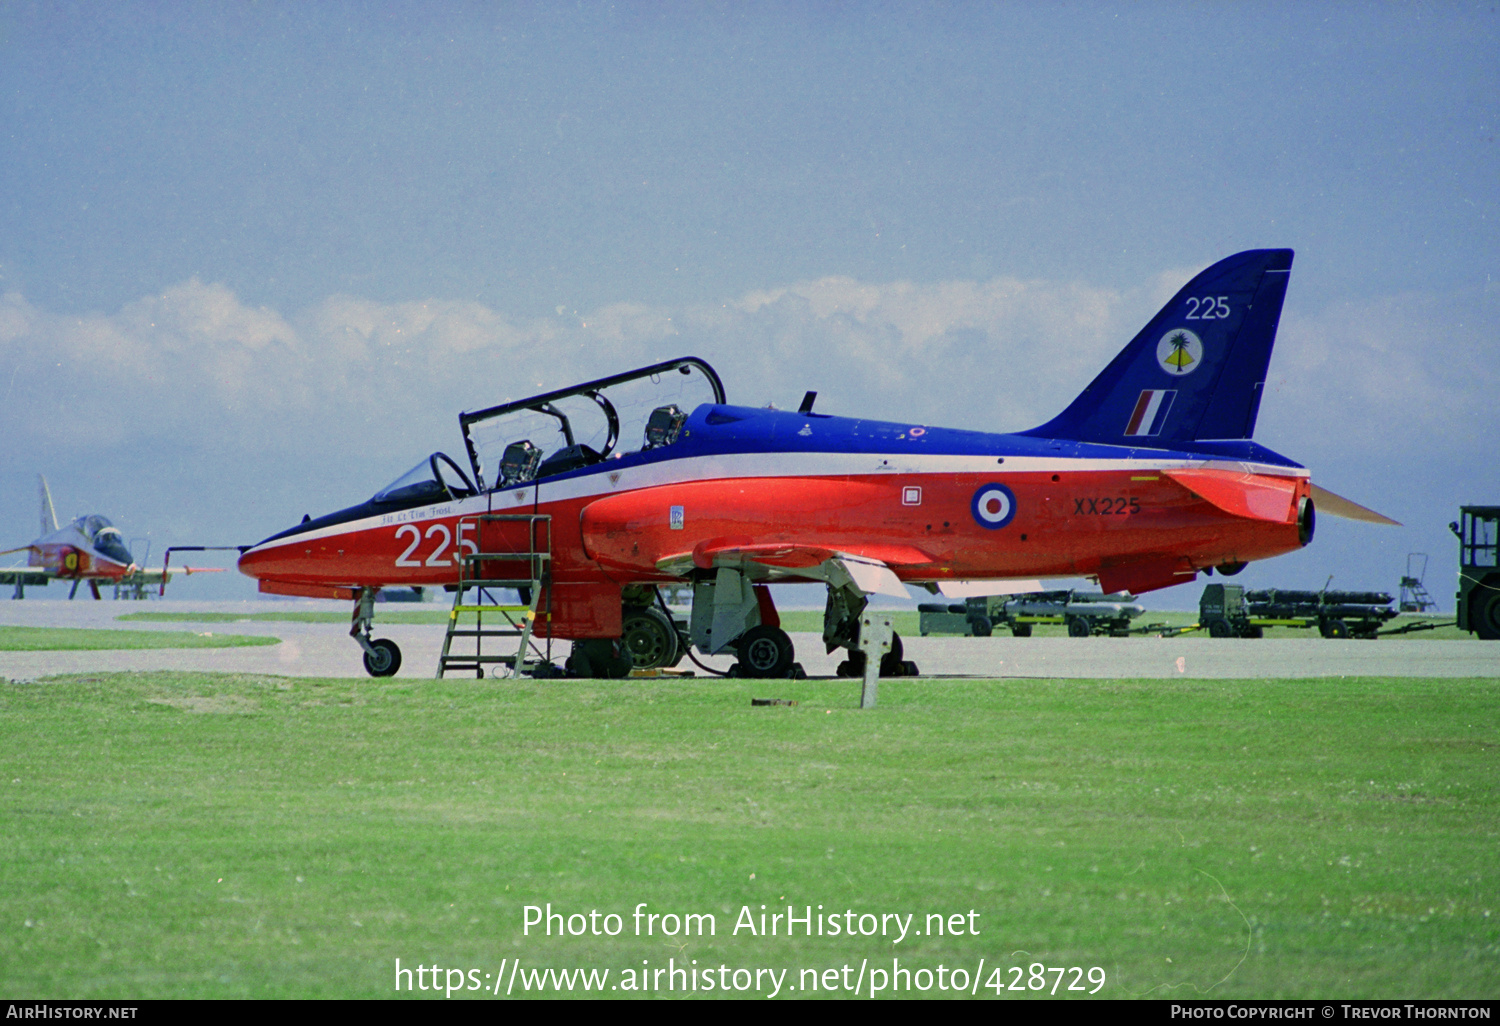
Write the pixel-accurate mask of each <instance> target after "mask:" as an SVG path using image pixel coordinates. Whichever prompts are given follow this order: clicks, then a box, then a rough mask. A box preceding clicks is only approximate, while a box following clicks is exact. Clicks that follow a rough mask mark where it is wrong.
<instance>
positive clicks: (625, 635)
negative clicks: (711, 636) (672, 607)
mask: <svg viewBox="0 0 1500 1026" xmlns="http://www.w3.org/2000/svg"><path fill="white" fill-rule="evenodd" d="M620 647H621V648H623V649H625V650H626V651H627V652H629V653H630V664H631V666H632V667H633V668H639V669H644V670H650V669H655V668H656V667H659V666H676V665H677V663H678V661H679V660H680V659H681V658H682V645H681V643H679V641H678V640H677V628H676V626H675V625H673V623H672V621H671V620H669V619H667V614H665V613H663V612H662V611H661V610H660V609H657V608H655V607H654V606H644V607H636V608H633V609H630V610H627V611H626V613H625V620H624V623H623V624H622V629H621V633H620Z"/></svg>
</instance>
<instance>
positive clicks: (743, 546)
mask: <svg viewBox="0 0 1500 1026" xmlns="http://www.w3.org/2000/svg"><path fill="white" fill-rule="evenodd" d="M931 562H932V556H930V555H929V554H927V553H926V552H923V551H922V550H921V549H918V548H916V547H915V546H911V545H899V544H896V545H882V544H874V545H860V546H854V547H852V548H851V547H841V548H835V547H833V546H825V545H817V544H803V543H778V542H765V543H757V542H753V541H751V540H750V539H747V538H745V539H741V538H711V539H708V540H706V541H703V542H700V543H699V544H698V545H696V546H695V547H694V548H693V550H692V551H691V552H682V553H677V554H675V555H671V556H667V557H665V558H663V559H660V560H658V561H657V564H656V566H657V569H659V570H661V571H663V572H665V573H669V574H673V575H675V576H685V575H686V574H687V573H689V572H690V571H692V570H694V569H698V570H711V569H714V568H717V567H721V566H728V567H735V568H737V569H743V570H745V571H746V573H747V575H748V576H750V577H752V578H759V579H763V580H804V581H824V582H827V583H829V584H832V585H834V586H835V587H838V586H841V585H846V584H852V585H853V586H854V587H855V588H857V589H859V590H860V591H862V592H864V593H865V594H867V595H868V594H880V595H893V596H896V597H898V598H910V597H911V596H910V594H909V593H908V592H907V590H906V585H904V584H902V583H901V579H900V578H899V577H897V576H896V572H895V571H894V570H892V569H891V567H892V566H919V565H925V564H928V563H931Z"/></svg>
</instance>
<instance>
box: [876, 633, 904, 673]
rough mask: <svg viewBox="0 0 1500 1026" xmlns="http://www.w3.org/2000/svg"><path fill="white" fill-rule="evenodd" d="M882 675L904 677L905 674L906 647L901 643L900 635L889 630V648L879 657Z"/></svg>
mask: <svg viewBox="0 0 1500 1026" xmlns="http://www.w3.org/2000/svg"><path fill="white" fill-rule="evenodd" d="M880 675H881V676H882V677H904V676H905V675H906V647H905V646H904V645H902V644H901V635H899V634H897V633H896V632H895V631H892V632H891V650H890V651H889V652H887V653H886V654H885V655H883V656H881V657H880Z"/></svg>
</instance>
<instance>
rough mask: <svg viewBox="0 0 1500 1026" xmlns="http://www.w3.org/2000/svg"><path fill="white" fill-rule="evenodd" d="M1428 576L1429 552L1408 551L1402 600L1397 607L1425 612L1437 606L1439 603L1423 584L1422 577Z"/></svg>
mask: <svg viewBox="0 0 1500 1026" xmlns="http://www.w3.org/2000/svg"><path fill="white" fill-rule="evenodd" d="M1426 576H1427V553H1425V552H1409V553H1407V556H1406V576H1405V577H1403V578H1401V601H1400V603H1399V604H1398V605H1397V607H1396V608H1397V609H1399V610H1401V612H1403V613H1425V612H1427V611H1428V610H1430V609H1436V608H1437V603H1436V602H1434V601H1433V598H1432V596H1431V595H1429V594H1427V589H1426V588H1425V587H1424V586H1423V585H1422V579H1423V578H1424V577H1426Z"/></svg>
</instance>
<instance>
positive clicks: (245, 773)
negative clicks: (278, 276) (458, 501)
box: [0, 673, 1500, 998]
mask: <svg viewBox="0 0 1500 1026" xmlns="http://www.w3.org/2000/svg"><path fill="white" fill-rule="evenodd" d="M857 692H858V686H857V684H855V683H853V682H813V681H777V682H766V681H762V682H753V681H733V680H730V681H724V680H715V681H711V682H709V681H635V682H629V683H624V682H621V683H602V682H586V681H565V682H534V681H522V682H517V683H511V682H503V683H502V682H483V683H475V682H467V681H465V682H457V681H437V682H433V681H425V682H416V681H400V680H392V681H373V680H371V681H366V680H358V681H356V680H340V681H327V680H301V679H288V678H275V677H245V676H225V675H197V674H180V673H179V674H173V673H152V674H110V675H102V674H94V675H88V676H79V677H71V678H53V679H49V680H44V681H41V682H37V683H29V684H16V683H8V682H7V683H0V735H3V736H4V737H5V738H6V740H7V741H8V742H9V743H7V744H5V745H4V747H3V754H0V810H3V813H0V816H3V822H4V823H5V824H6V829H5V830H4V831H3V833H0V854H3V858H0V990H3V991H4V992H5V993H7V994H11V995H22V996H26V997H28V998H43V997H71V998H82V997H112V998H126V997H130V998H148V997H294V996H330V997H332V996H346V997H382V996H391V995H392V994H393V993H394V986H395V980H396V977H395V961H396V959H398V958H399V959H400V960H401V964H402V966H403V967H406V968H414V967H416V966H418V965H422V966H426V967H431V966H433V965H437V966H440V967H441V968H442V969H444V970H445V971H446V970H448V969H457V970H473V971H474V972H475V973H476V974H477V975H475V976H472V977H459V980H460V984H461V985H462V984H464V983H465V981H472V982H474V983H475V985H479V984H482V985H483V986H484V987H486V988H489V987H490V986H491V978H490V977H487V976H486V975H485V974H487V973H489V974H494V973H504V972H508V971H509V970H508V969H507V965H509V966H514V965H515V963H514V962H513V961H508V962H502V959H505V960H514V959H516V958H520V959H521V960H522V961H521V965H522V972H523V974H524V973H525V972H527V971H530V970H532V969H541V968H548V967H551V968H557V969H575V968H593V969H598V970H606V969H607V970H610V973H611V975H610V977H609V980H610V982H617V981H620V980H621V979H622V976H621V973H622V972H624V971H625V970H640V969H643V968H665V967H667V966H668V964H669V963H668V960H669V959H673V960H675V964H676V965H678V966H682V965H684V964H688V965H691V962H692V960H693V959H697V960H698V962H697V966H698V967H699V968H702V967H711V968H713V969H715V970H717V968H718V967H719V966H721V965H723V966H727V968H728V970H730V971H732V970H735V969H741V968H744V969H752V970H753V969H757V968H771V969H776V970H781V969H789V970H791V971H790V973H789V974H788V975H787V976H786V977H784V982H785V983H786V985H788V986H791V987H795V986H798V984H799V982H806V978H804V977H802V976H800V975H799V973H800V971H801V970H803V969H816V970H819V971H823V970H829V969H839V968H840V967H842V966H844V965H846V964H847V965H849V966H850V967H851V975H850V977H849V979H850V980H851V981H853V980H854V979H855V977H854V975H853V973H854V970H857V969H859V968H860V967H861V966H862V965H867V966H869V967H870V968H877V967H885V968H887V969H889V968H890V967H891V959H893V958H899V959H900V960H901V966H903V967H905V968H908V969H926V970H928V971H929V973H930V972H931V971H935V970H936V968H937V967H938V965H939V964H942V965H943V966H945V967H946V968H947V970H948V971H950V972H951V971H952V970H953V969H955V968H959V967H962V968H963V970H964V972H965V973H966V974H970V975H972V976H973V978H974V983H975V984H976V985H977V987H978V993H979V994H980V995H981V996H993V995H992V993H991V991H990V990H989V989H988V988H989V987H990V985H991V984H996V985H1004V986H1008V985H1009V984H1011V982H1012V981H1013V980H1015V979H1016V977H1015V976H1014V975H1013V974H1010V973H1009V972H1008V971H1004V970H1007V969H1008V967H1010V966H1012V965H1015V966H1021V967H1027V966H1029V965H1030V964H1032V963H1041V964H1043V965H1045V966H1049V967H1053V966H1055V967H1071V966H1078V967H1080V968H1082V969H1084V970H1085V971H1086V970H1087V969H1088V968H1091V967H1099V968H1101V969H1102V970H1104V972H1105V974H1106V983H1105V986H1104V987H1103V989H1102V990H1100V992H1099V995H1100V996H1103V997H1130V996H1139V995H1148V996H1154V997H1164V996H1177V997H1189V996H1200V995H1205V994H1206V995H1209V996H1213V997H1226V998H1227V997H1263V998H1270V997H1345V998H1354V997H1373V998H1382V997H1384V998H1394V997H1404V998H1411V997H1445V996H1446V997H1470V998H1472V997H1490V998H1493V997H1495V996H1496V995H1497V992H1500V874H1497V872H1496V858H1495V852H1496V848H1497V840H1500V794H1497V787H1500V729H1497V728H1500V713H1497V708H1500V703H1497V699H1500V681H1496V680H1443V681H1414V680H1400V681H1396V680H1384V679H1348V680H1337V681H1319V680H1311V681H1309V680H1301V681H1223V682H1221V681H1184V680H1175V681H1151V682H1119V681H1092V682H1091V681H1005V682H997V681H957V682H934V681H922V680H889V681H885V682H883V683H882V685H881V690H880V699H881V706H880V708H879V709H876V710H873V711H869V712H860V711H859V710H857V709H856V708H854V705H855V704H857ZM752 697H781V698H788V699H795V700H797V701H798V702H799V703H800V704H798V705H796V706H794V707H788V706H776V707H770V708H752V707H751V705H750V699H751V698H752ZM549 902H550V903H551V905H552V907H553V910H554V911H560V912H562V913H563V914H565V915H566V914H571V913H584V914H587V913H588V912H589V911H590V910H593V909H597V910H599V911H600V913H606V914H607V913H615V914H618V915H620V916H621V917H622V923H623V931H622V932H621V933H620V935H619V936H615V937H605V936H597V937H596V936H588V935H585V936H578V937H572V936H569V937H559V936H556V935H554V936H552V937H550V938H549V937H546V936H538V935H537V934H536V933H535V931H533V933H532V935H530V936H524V935H523V929H522V923H523V914H524V912H523V910H524V908H525V906H527V905H538V906H545V905H546V904H547V903H549ZM641 902H645V903H647V910H646V911H648V912H658V913H677V914H685V913H711V914H713V915H714V916H715V917H716V919H715V922H716V933H715V935H714V936H712V937H701V938H700V937H696V936H694V937H689V938H684V937H681V936H677V937H664V936H661V935H660V934H659V933H658V934H657V935H654V936H650V937H645V936H641V937H637V936H634V930H633V927H632V918H631V913H632V912H633V910H634V909H635V908H636V906H637V904H638V903H641ZM789 904H790V905H793V906H795V908H796V909H797V910H798V914H799V915H800V914H801V910H802V909H803V908H804V907H805V906H808V905H811V906H813V909H814V912H815V913H816V912H817V906H818V905H822V906H823V907H824V908H823V914H828V913H831V912H835V911H836V912H839V913H843V912H844V911H845V910H853V911H854V912H855V913H856V916H857V915H858V914H863V913H873V914H882V913H900V914H903V915H905V914H915V919H914V920H913V921H912V927H913V928H915V929H918V930H921V929H922V928H923V926H924V925H925V924H926V922H927V920H926V916H927V915H928V914H932V913H943V914H944V915H945V916H946V915H952V914H960V915H961V917H963V918H962V920H961V921H962V922H963V923H964V924H965V935H962V936H951V935H945V936H932V935H927V934H926V933H925V931H924V935H922V936H908V937H907V938H906V939H905V940H904V941H902V942H900V943H893V942H892V941H893V938H892V937H889V936H888V937H885V938H882V937H879V936H874V937H857V938H849V937H843V936H840V937H830V936H822V937H818V936H813V937H806V936H801V935H799V936H796V937H793V938H788V937H786V936H784V935H778V936H775V937H764V936H752V935H750V934H748V933H747V932H745V931H744V930H741V931H740V932H739V933H738V934H735V933H734V932H733V928H734V926H735V923H736V920H737V918H738V917H739V915H740V913H741V909H742V908H744V907H748V908H749V909H750V910H751V913H752V914H753V915H755V916H757V917H758V916H759V914H760V912H761V909H760V906H761V905H766V906H767V907H768V908H767V911H768V913H769V912H775V911H784V910H785V907H786V906H787V905H789ZM971 910H972V911H973V912H974V913H975V917H974V918H973V919H969V918H967V916H968V913H969V912H970V911H971ZM575 922H576V923H581V922H582V920H576V921H575ZM870 922H872V923H873V922H874V921H873V920H871V921H870ZM945 922H948V923H949V924H950V925H951V923H952V920H945ZM970 923H972V924H973V925H975V926H977V928H978V934H977V936H969V935H967V925H968V924H970ZM892 929H894V926H892ZM980 959H984V960H985V963H984V965H985V968H984V969H983V970H982V973H981V972H980V971H979V962H980ZM865 960H868V962H866V961H865ZM997 966H998V967H1001V968H1002V970H1003V971H1002V974H1001V975H999V976H996V975H993V974H992V970H993V969H994V968H995V967H997ZM981 977H982V978H981ZM445 979H447V977H445ZM525 979H526V978H525V976H524V975H523V976H522V983H524V982H525ZM715 979H718V977H717V975H716V976H715ZM746 979H748V977H746ZM819 979H820V980H824V978H823V977H819ZM1022 979H1023V984H1024V982H1025V979H1026V970H1025V969H1024V968H1023V972H1022ZM1073 979H1074V977H1072V976H1071V975H1068V976H1067V977H1066V979H1065V980H1064V986H1066V985H1067V983H1068V982H1071V981H1072V980H1073ZM918 980H919V981H920V977H918ZM1052 980H1053V977H1052V976H1050V975H1049V976H1047V977H1046V982H1047V985H1048V986H1050V985H1051V983H1052ZM825 982H826V981H825ZM950 982H951V981H950ZM1085 982H1086V981H1085ZM1086 985H1087V984H1086ZM1088 986H1089V989H1092V985H1088ZM765 987H766V989H765V990H763V991H762V992H761V993H762V995H763V996H764V994H766V993H769V987H770V982H769V978H767V980H766V983H765ZM516 990H517V993H518V994H519V993H520V992H521V984H517V985H516ZM503 992H504V991H503V990H502V993H503ZM715 993H717V991H716V992H715ZM750 993H754V992H753V991H751V992H750ZM788 993H790V994H792V996H807V995H806V993H805V992H804V991H786V990H783V994H788ZM1024 993H1028V992H1023V993H1021V994H1016V993H1011V992H1008V991H1007V992H1005V995H1004V996H1006V997H1019V996H1024ZM937 994H938V991H936V990H933V991H930V992H928V996H937ZM418 996H419V997H421V996H425V997H431V996H432V994H431V992H428V993H427V994H425V995H424V994H421V993H419V994H418ZM456 996H458V995H457V994H455V997H456ZM616 996H620V995H619V994H618V993H616ZM917 996H921V995H917ZM1075 996H1078V995H1075Z"/></svg>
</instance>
